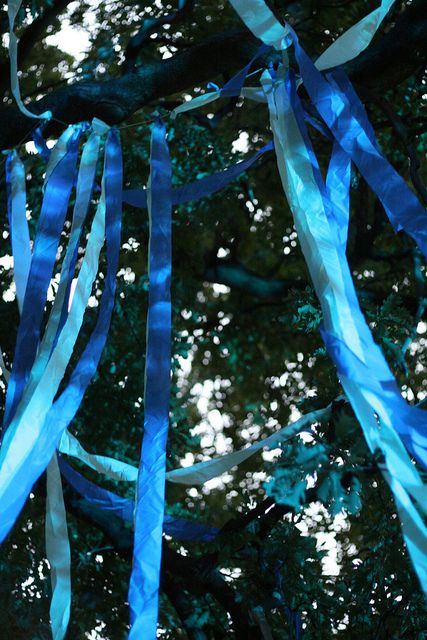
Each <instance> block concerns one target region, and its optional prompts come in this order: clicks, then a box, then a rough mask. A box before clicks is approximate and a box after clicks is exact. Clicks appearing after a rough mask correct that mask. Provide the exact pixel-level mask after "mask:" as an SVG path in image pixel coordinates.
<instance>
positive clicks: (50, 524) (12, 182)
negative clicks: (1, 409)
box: [3, 152, 71, 640]
mask: <svg viewBox="0 0 427 640" xmlns="http://www.w3.org/2000/svg"><path fill="white" fill-rule="evenodd" d="M9 159H10V164H11V167H7V168H6V183H7V187H8V212H9V224H10V229H11V244H12V255H13V269H14V274H13V275H14V281H15V285H16V290H17V299H18V307H19V311H20V313H21V312H22V303H23V299H24V295H25V290H26V287H27V279H28V274H29V268H30V263H31V249H30V234H29V229H28V222H27V219H26V216H25V210H26V198H25V174H24V167H23V164H22V162H20V161H19V164H18V171H17V170H16V160H17V159H18V157H17V154H16V152H12V154H10V156H9V158H8V160H9ZM18 160H19V159H18ZM16 174H18V181H17V176H16ZM17 182H18V184H17ZM17 201H18V202H17ZM3 365H4V363H3ZM4 375H5V378H6V381H8V380H9V375H8V372H7V373H6V370H5V371H4ZM46 479H47V482H46V523H45V528H46V556H47V560H48V563H49V566H50V572H51V581H52V600H51V606H50V618H51V626H52V637H53V639H54V640H62V639H63V638H64V636H65V633H66V629H67V626H68V620H69V617H70V609H71V572H70V563H71V552H70V541H69V538H68V530H67V520H66V513H65V505H64V498H63V494H62V485H61V477H60V474H59V470H58V468H57V461H56V456H54V457H53V458H52V460H51V462H50V463H49V466H48V468H47V475H46Z"/></svg>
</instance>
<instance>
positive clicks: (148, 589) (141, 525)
mask: <svg viewBox="0 0 427 640" xmlns="http://www.w3.org/2000/svg"><path fill="white" fill-rule="evenodd" d="M150 167H151V171H150V178H149V187H148V189H149V191H148V211H149V216H150V241H149V283H150V285H149V300H148V318H147V354H146V366H145V389H144V437H143V441H142V452H141V463H140V467H139V475H138V483H137V498H136V514H135V538H134V552H133V566H132V574H131V579H130V584H129V605H130V609H131V629H130V633H129V640H140V639H141V638H144V640H155V638H156V636H157V631H156V630H157V615H158V599H159V584H160V562H161V552H162V531H163V517H164V494H165V476H166V442H167V434H168V424H169V388H170V375H171V361H170V360H171V345H170V340H171V298H170V280H171V241H172V185H171V179H172V170H171V162H170V157H169V150H168V146H167V143H166V128H165V126H164V124H163V123H162V122H160V121H159V122H156V123H155V124H154V125H153V130H152V137H151V158H150Z"/></svg>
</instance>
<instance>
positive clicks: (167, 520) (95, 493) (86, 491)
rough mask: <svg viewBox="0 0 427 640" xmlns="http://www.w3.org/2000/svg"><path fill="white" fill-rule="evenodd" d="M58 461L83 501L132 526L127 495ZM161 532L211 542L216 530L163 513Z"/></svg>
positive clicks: (132, 519) (131, 515)
mask: <svg viewBox="0 0 427 640" xmlns="http://www.w3.org/2000/svg"><path fill="white" fill-rule="evenodd" d="M58 462H59V468H60V470H61V473H62V475H63V476H64V478H65V479H66V480H67V482H68V483H69V484H70V485H71V486H72V487H73V489H75V490H76V491H78V492H79V493H80V495H81V496H83V497H84V499H85V500H87V501H88V502H89V503H90V504H92V505H93V506H95V507H98V508H100V509H103V510H104V511H108V512H109V513H111V514H112V515H114V516H116V517H117V518H120V519H121V520H123V521H124V522H128V523H130V524H132V525H133V522H134V509H135V501H134V500H132V499H131V498H122V497H121V496H118V495H117V494H115V493H113V492H112V491H108V490H107V489H103V488H102V487H99V486H98V485H96V484H94V483H93V482H91V481H90V480H88V479H87V478H85V477H84V476H82V475H81V474H80V473H79V472H78V471H76V470H75V469H73V468H72V467H71V466H70V465H69V464H67V463H66V462H65V460H63V459H61V458H59V460H58ZM163 531H164V533H165V534H166V535H169V536H171V537H173V538H176V539H177V540H188V541H194V542H211V541H212V540H214V539H215V537H216V535H217V534H218V531H219V529H217V528H215V527H209V526H208V525H205V524H200V523H199V522H194V521H191V520H183V519H181V518H173V517H172V516H168V515H167V514H165V515H164V518H163Z"/></svg>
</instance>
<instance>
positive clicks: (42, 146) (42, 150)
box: [33, 127, 50, 162]
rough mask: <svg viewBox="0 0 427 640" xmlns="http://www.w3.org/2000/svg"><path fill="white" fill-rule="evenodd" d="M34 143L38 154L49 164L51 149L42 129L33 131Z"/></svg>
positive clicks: (38, 128)
mask: <svg viewBox="0 0 427 640" xmlns="http://www.w3.org/2000/svg"><path fill="white" fill-rule="evenodd" d="M33 142H34V145H35V147H36V149H37V152H38V153H39V154H40V155H41V157H42V158H43V160H46V162H48V160H49V158H50V149H49V147H48V146H47V144H46V140H45V139H44V138H43V134H42V129H41V127H37V129H35V130H34V131H33Z"/></svg>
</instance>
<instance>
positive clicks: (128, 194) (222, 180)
mask: <svg viewBox="0 0 427 640" xmlns="http://www.w3.org/2000/svg"><path fill="white" fill-rule="evenodd" d="M273 148H274V147H273V143H272V142H268V143H267V144H266V145H264V146H263V147H262V148H261V149H260V150H259V151H257V152H256V153H255V154H254V155H253V156H251V157H250V158H248V159H247V160H241V161H240V162H238V163H237V164H235V165H232V166H231V167H228V168H227V169H224V171H219V172H218V173H215V174H213V175H210V176H206V177H205V178H200V179H199V180H196V181H195V182H191V183H189V184H186V185H184V186H183V187H178V188H177V189H172V204H175V205H180V204H184V203H186V202H191V201H192V200H198V199H200V198H206V197H208V196H211V195H213V194H214V193H216V192H217V191H220V189H224V187H226V186H227V185H228V184H229V183H230V182H232V181H233V180H235V179H236V178H237V177H238V176H239V175H240V174H241V173H244V172H245V171H247V170H248V169H250V168H251V167H252V165H253V164H255V162H257V160H259V158H260V157H261V156H263V155H264V154H265V153H267V152H269V151H273ZM123 201H124V202H126V203H127V204H130V205H132V206H133V207H138V208H139V209H145V208H146V207H147V189H127V190H126V191H124V192H123Z"/></svg>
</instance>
